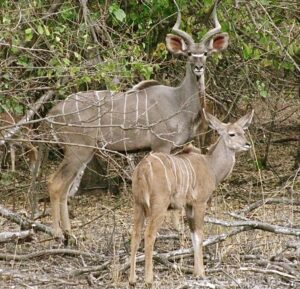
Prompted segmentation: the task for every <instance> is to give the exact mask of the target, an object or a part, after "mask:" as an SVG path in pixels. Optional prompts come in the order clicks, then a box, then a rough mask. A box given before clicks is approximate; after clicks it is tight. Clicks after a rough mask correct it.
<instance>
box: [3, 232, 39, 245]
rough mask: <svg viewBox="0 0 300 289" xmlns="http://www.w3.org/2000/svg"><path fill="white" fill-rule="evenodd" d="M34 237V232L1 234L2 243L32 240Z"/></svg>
mask: <svg viewBox="0 0 300 289" xmlns="http://www.w3.org/2000/svg"><path fill="white" fill-rule="evenodd" d="M33 235H34V231H33V230H26V231H19V232H2V233H0V243H9V242H15V241H19V240H24V239H29V238H30V239H31V238H32V236H33Z"/></svg>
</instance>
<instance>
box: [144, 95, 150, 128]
mask: <svg viewBox="0 0 300 289" xmlns="http://www.w3.org/2000/svg"><path fill="white" fill-rule="evenodd" d="M144 91H145V95H146V101H145V102H146V104H145V106H146V111H145V117H146V125H147V126H149V116H148V94H147V90H146V89H145V90H144Z"/></svg>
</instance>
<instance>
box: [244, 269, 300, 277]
mask: <svg viewBox="0 0 300 289" xmlns="http://www.w3.org/2000/svg"><path fill="white" fill-rule="evenodd" d="M240 270H241V271H251V272H255V273H262V274H276V275H280V276H281V277H285V278H289V279H296V278H297V277H296V276H293V275H290V274H287V273H284V272H281V271H278V270H267V269H258V268H247V267H241V268H240Z"/></svg>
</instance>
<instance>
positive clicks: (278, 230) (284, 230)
mask: <svg viewBox="0 0 300 289" xmlns="http://www.w3.org/2000/svg"><path fill="white" fill-rule="evenodd" d="M231 216H234V217H236V218H242V219H243V220H242V221H233V222H229V221H224V220H218V219H214V218H209V217H205V222H207V223H211V224H215V225H221V226H224V227H250V228H252V229H260V230H263V231H268V232H271V233H275V234H283V235H293V236H300V229H295V228H291V227H283V226H279V225H272V224H268V223H263V222H260V221H253V220H249V219H247V218H244V217H242V216H239V215H238V214H234V213H231Z"/></svg>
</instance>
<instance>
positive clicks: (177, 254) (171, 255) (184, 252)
mask: <svg viewBox="0 0 300 289" xmlns="http://www.w3.org/2000/svg"><path fill="white" fill-rule="evenodd" d="M247 230H249V228H247V227H240V228H235V229H233V230H231V231H230V232H228V233H223V234H220V235H216V236H211V237H209V238H207V239H206V240H205V241H204V242H203V246H204V247H206V246H210V245H213V244H216V243H219V242H223V241H225V240H226V239H227V238H229V237H231V236H234V235H236V234H238V233H241V232H243V231H247ZM193 252H194V250H193V248H187V249H179V250H174V251H171V252H168V253H160V254H158V253H155V254H154V255H153V258H154V259H155V258H156V259H157V260H161V262H164V261H165V260H167V261H170V260H171V261H173V260H176V259H178V258H186V257H190V256H191V255H192V254H193ZM144 260H145V255H144V254H143V255H140V256H138V257H137V258H136V263H141V262H143V261H144ZM166 264H167V263H166ZM129 267H130V263H129V262H128V263H125V264H124V265H123V267H122V268H121V269H120V272H124V271H126V270H128V268H129ZM178 268H179V267H178V265H174V266H173V265H172V266H171V269H174V270H178ZM181 268H182V267H181V266H180V270H182V269H181ZM185 269H186V270H185ZM183 270H185V272H186V273H190V269H189V268H184V269H183Z"/></svg>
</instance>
